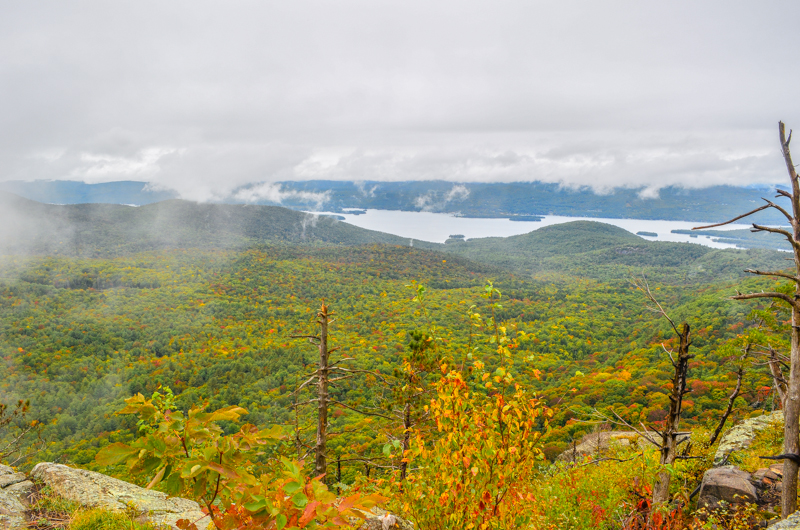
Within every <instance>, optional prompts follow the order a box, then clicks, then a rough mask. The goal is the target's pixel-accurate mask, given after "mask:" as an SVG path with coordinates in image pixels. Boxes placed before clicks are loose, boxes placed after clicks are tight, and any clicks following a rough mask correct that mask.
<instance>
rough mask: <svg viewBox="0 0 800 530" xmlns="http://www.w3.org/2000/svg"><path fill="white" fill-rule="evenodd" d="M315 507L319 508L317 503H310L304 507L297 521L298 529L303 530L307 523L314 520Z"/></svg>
mask: <svg viewBox="0 0 800 530" xmlns="http://www.w3.org/2000/svg"><path fill="white" fill-rule="evenodd" d="M317 506H319V501H312V502H309V503H308V506H306V509H305V511H304V512H303V516H302V517H301V518H300V521H298V526H299V527H300V528H305V526H306V525H307V524H308V523H309V521H311V519H313V518H314V516H315V515H316V512H315V510H316V508H317Z"/></svg>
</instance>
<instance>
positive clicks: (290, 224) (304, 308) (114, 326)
mask: <svg viewBox="0 0 800 530" xmlns="http://www.w3.org/2000/svg"><path fill="white" fill-rule="evenodd" d="M7 200H8V199H7ZM12 201H16V202H15V203H14V204H15V205H16V206H15V207H20V205H22V209H21V210H20V209H18V210H17V212H21V211H22V210H24V211H25V212H24V215H25V216H27V217H20V219H23V218H25V219H31V218H39V219H40V220H41V221H42V223H43V225H42V226H45V224H44V223H50V224H49V225H46V226H49V227H51V228H52V229H53V230H54V231H55V235H54V234H48V233H47V231H46V230H43V231H40V232H37V234H36V235H35V237H32V236H30V235H28V236H27V239H23V238H22V237H21V236H17V239H16V240H14V241H15V242H14V243H13V244H11V245H9V247H10V248H11V249H13V248H24V249H25V251H26V252H25V253H24V254H11V253H9V254H6V255H5V256H3V257H2V260H0V352H2V358H3V366H4V369H3V371H2V373H1V374H0V396H2V398H3V400H4V401H7V402H12V401H14V400H17V399H29V400H30V403H31V412H30V417H31V418H33V419H36V420H38V421H40V422H42V423H43V425H44V427H43V431H42V434H43V435H44V436H45V437H46V439H48V440H49V444H48V446H47V448H46V449H45V450H44V453H42V454H40V455H39V456H38V458H39V459H54V460H59V461H64V462H68V463H72V464H74V465H78V466H84V467H88V468H101V467H103V468H104V466H100V465H99V464H98V462H97V461H96V460H95V458H96V456H97V454H98V451H100V450H101V449H102V448H104V447H111V448H113V447H117V446H116V445H109V444H115V443H119V442H131V441H132V440H134V439H136V438H137V436H139V435H140V434H141V432H145V431H141V423H140V425H139V426H137V423H136V420H137V418H136V417H133V416H131V415H119V414H115V412H117V411H119V410H120V409H122V408H123V407H124V406H125V404H124V400H126V399H129V398H131V397H133V396H136V395H137V394H139V393H141V394H142V395H144V396H148V397H149V396H151V395H153V394H154V393H158V394H160V395H163V393H164V392H172V393H174V395H175V402H174V405H173V406H174V407H176V408H177V409H178V410H183V411H186V410H188V409H190V408H191V407H195V406H200V407H204V408H206V409H207V410H216V409H221V408H224V407H229V406H234V405H235V406H240V407H244V408H245V409H246V410H247V415H246V416H245V417H244V420H245V421H247V422H250V423H253V424H255V425H256V426H258V427H263V428H266V427H268V426H269V425H280V426H283V428H284V429H286V432H290V433H293V434H292V436H294V437H295V439H296V440H298V442H297V444H299V445H297V446H296V447H295V446H293V445H292V444H288V443H287V445H286V446H285V447H284V449H283V451H286V452H288V453H289V454H294V456H295V457H296V456H302V454H301V453H302V451H301V450H300V449H298V448H299V447H302V444H301V442H300V441H301V440H311V439H313V437H314V422H315V409H314V406H313V405H312V402H310V400H311V399H313V397H314V396H313V393H312V392H311V389H310V387H305V388H304V389H303V390H302V391H298V389H299V388H300V387H301V385H302V383H303V382H304V381H305V380H306V378H307V377H308V376H309V374H311V373H312V371H313V369H314V363H315V362H316V358H317V351H316V349H315V347H314V346H312V345H310V344H308V342H307V341H306V340H304V339H297V338H293V336H295V335H300V336H304V335H309V334H314V333H316V326H317V324H316V323H315V322H316V319H317V316H316V315H317V311H318V308H319V306H320V304H321V302H322V301H324V302H325V303H327V304H329V306H330V307H331V308H332V309H333V311H334V312H335V315H336V317H335V320H334V322H333V324H332V325H331V328H330V345H331V347H336V348H338V350H337V351H336V353H335V355H334V362H337V363H340V364H339V365H340V366H343V367H347V369H349V370H351V372H350V373H351V375H352V377H351V378H348V379H346V380H343V381H341V382H339V383H338V384H337V385H335V386H334V387H332V389H331V395H332V398H333V404H332V406H331V414H330V429H329V430H330V431H331V432H333V433H337V434H336V435H334V436H332V437H331V439H330V441H329V444H328V445H329V454H330V458H329V465H330V466H331V467H330V468H329V471H330V473H331V474H333V473H334V469H335V470H336V473H337V475H338V472H339V471H338V470H339V466H335V463H336V462H337V461H340V466H341V476H340V477H337V479H336V481H337V482H338V483H340V484H341V485H343V486H347V487H350V485H352V484H354V483H363V481H364V480H366V477H370V476H371V478H372V479H376V478H377V479H378V480H386V479H388V478H389V477H391V476H392V475H391V473H392V471H391V469H397V463H398V462H399V460H398V458H399V457H397V453H396V452H394V451H396V447H397V445H392V444H393V443H394V444H397V443H398V440H401V439H402V437H403V428H402V421H401V419H402V415H400V416H397V415H396V414H395V413H396V412H397V406H398V405H397V403H398V401H397V400H398V396H399V395H400V396H401V395H403V394H402V392H401V390H400V389H403V388H406V387H407V385H408V383H407V382H405V383H404V381H406V379H407V377H408V376H407V375H404V374H408V373H409V372H408V370H410V369H411V368H409V367H410V366H412V364H409V363H410V361H409V360H408V359H409V358H410V357H409V356H411V358H413V355H419V352H422V351H424V350H425V348H428V347H429V346H425V344H429V343H431V344H435V345H438V347H440V348H441V349H442V352H444V353H442V354H441V355H442V356H441V358H440V359H438V361H437V362H441V363H442V366H441V367H437V366H436V365H434V366H428V367H427V368H426V369H425V370H423V371H422V372H420V373H422V374H423V375H420V376H419V379H418V380H417V382H416V383H415V384H418V385H422V387H428V386H429V385H430V388H433V386H432V385H434V383H435V381H436V380H437V377H438V376H437V373H438V372H440V371H441V372H442V373H444V371H445V369H446V367H447V366H458V367H461V369H462V370H463V371H464V374H465V377H469V376H470V375H469V374H472V373H473V371H474V373H475V376H476V377H477V376H478V375H479V374H480V373H481V372H482V371H484V370H485V371H486V374H490V375H491V374H494V375H492V380H490V381H489V382H488V383H487V385H486V386H485V387H481V388H483V390H481V391H480V392H479V393H478V395H483V396H484V398H485V399H490V398H493V396H494V395H495V394H494V392H495V391H494V390H492V387H491V382H492V381H494V380H496V381H498V382H502V381H503V377H504V374H507V373H511V372H513V373H514V374H516V375H515V379H514V380H513V381H514V384H517V385H520V388H525V389H527V391H528V392H531V393H532V394H531V395H535V396H536V399H537V400H538V401H536V407H535V410H537V411H540V412H541V411H546V415H540V416H537V417H536V420H535V421H533V419H531V421H532V422H533V423H531V426H532V427H534V428H535V429H536V437H535V440H536V451H543V454H544V456H545V457H546V458H548V459H554V458H555V457H556V456H557V455H558V454H559V453H560V452H561V451H563V450H565V449H567V448H568V447H570V446H571V444H572V443H573V441H574V440H577V439H579V438H580V437H581V436H582V435H583V434H585V433H586V432H589V431H590V430H592V429H593V426H592V425H591V424H588V423H586V422H585V420H587V419H589V418H590V417H591V416H592V414H593V413H594V412H595V411H596V410H601V411H603V410H606V411H607V410H609V407H612V408H614V409H615V410H616V411H617V412H618V413H619V414H621V415H623V417H625V418H626V419H627V421H630V422H632V423H633V424H638V422H648V423H653V422H658V421H660V420H662V419H663V418H664V415H665V414H666V412H665V410H666V406H667V403H668V393H669V377H670V373H671V370H672V366H671V364H670V359H669V357H668V355H667V354H666V353H665V351H664V347H666V348H671V347H673V346H674V340H675V339H674V337H673V335H672V332H671V331H670V329H669V327H668V326H667V325H666V323H665V322H664V321H663V320H660V319H659V318H658V317H657V315H654V314H653V313H652V312H650V311H649V310H648V308H647V307H646V304H645V301H644V299H643V297H642V294H641V293H640V292H639V291H637V289H636V288H635V287H634V286H632V285H631V283H630V282H629V280H630V279H631V278H638V277H641V276H642V275H643V274H644V275H646V276H647V278H648V279H649V281H650V285H651V287H652V289H653V292H655V293H657V296H658V297H659V299H660V301H661V302H662V303H663V304H664V306H665V307H667V308H669V311H670V314H671V315H672V316H673V318H674V319H675V320H676V321H678V322H682V321H683V320H686V321H687V322H689V323H690V324H691V326H692V328H693V330H694V335H693V337H694V338H693V344H692V353H693V354H694V358H693V359H692V360H691V365H690V374H689V377H690V380H689V384H690V387H691V389H692V391H691V393H690V394H689V395H687V397H686V398H685V402H684V416H683V417H684V426H685V427H687V428H693V429H694V428H704V427H705V426H710V425H713V424H715V422H716V421H718V418H719V416H720V413H721V411H722V410H723V409H724V407H725V406H726V402H727V396H728V395H729V394H730V392H731V391H732V389H733V387H734V386H735V384H736V370H737V365H736V363H735V362H734V361H735V360H736V359H738V357H739V353H738V350H737V349H736V348H737V346H736V345H735V344H734V342H733V341H735V340H736V338H737V336H739V335H740V334H741V333H742V332H743V331H745V330H747V329H749V328H751V327H753V326H754V324H755V320H753V319H751V317H750V316H749V315H750V313H751V311H752V310H753V308H754V307H757V306H756V305H753V304H744V303H740V302H734V301H731V300H730V299H729V297H730V295H731V294H733V293H735V290H736V289H739V290H747V289H750V290H758V289H762V288H768V287H770V288H771V287H772V286H773V285H774V282H771V281H767V280H759V279H748V278H745V275H744V274H743V272H742V270H743V269H744V268H746V267H754V266H760V267H774V268H781V267H783V263H784V255H783V254H781V253H779V252H771V251H737V250H712V249H709V248H706V247H701V246H698V245H684V244H669V243H653V242H647V241H644V240H642V239H641V238H639V237H637V236H634V235H632V234H630V233H628V232H626V231H624V230H621V229H617V228H614V227H611V226H608V225H602V224H599V223H590V222H578V223H570V224H565V225H559V226H552V227H547V228H543V229H540V230H538V231H535V232H533V233H531V234H526V235H522V236H516V237H513V238H507V239H496V238H492V239H485V240H472V241H468V242H451V243H448V244H446V245H436V246H434V245H431V247H432V248H431V249H424V248H419V247H418V246H416V245H415V246H414V247H409V246H407V243H406V242H405V241H402V244H400V245H397V244H391V243H393V242H397V240H398V239H399V238H394V237H393V236H388V235H385V234H379V233H375V232H369V231H365V230H360V229H357V228H354V227H349V226H348V225H345V224H343V223H339V222H337V221H336V220H335V219H330V218H324V217H321V218H317V219H316V225H306V226H305V232H303V230H304V225H303V220H306V219H309V217H307V216H306V215H305V214H302V213H299V212H294V211H291V210H285V209H281V208H273V207H249V206H248V207H233V206H213V207H205V206H198V205H192V204H187V203H181V202H167V203H160V204H159V205H153V206H152V207H141V208H125V207H116V206H102V205H101V206H94V207H91V208H89V207H84V206H80V207H53V206H43V205H37V204H35V203H27V202H24V201H22V200H20V199H12ZM98 219H104V220H105V222H98ZM60 228H63V229H64V230H68V232H63V233H61V232H58V230H59V229H60ZM72 230H74V232H72ZM56 235H57V237H56ZM62 236H64V237H66V236H70V237H72V239H71V240H67V239H64V240H62V241H71V242H70V243H69V244H67V243H61V242H59V243H54V242H55V240H56V239H60V238H61V237H62ZM76 241H77V242H76ZM387 243H389V244H387ZM14 245H18V247H15V246H14ZM487 281H490V282H493V287H491V288H489V290H487V287H486V286H487ZM421 285H422V286H424V287H425V290H424V291H420V286H421ZM495 289H496V290H498V291H499V293H496V292H495ZM423 292H424V303H423V302H422V301H423V298H422V294H421V293H423ZM487 293H489V295H490V296H489V298H488V299H487ZM500 293H501V294H500ZM497 296H502V298H501V299H500V302H499V305H498V301H497ZM767 313H769V312H767ZM764 314H766V313H762V315H761V316H760V318H761V319H762V320H763V318H764V317H763V315H764ZM491 323H494V324H491ZM498 323H502V326H501V327H495V328H493V326H495V325H497V326H499V324H498ZM500 329H502V334H501V332H500V331H499V330H500ZM487 334H488V335H492V336H494V337H495V338H496V339H497V341H499V340H500V337H501V336H502V337H505V336H506V334H507V336H508V337H511V338H513V340H511V339H509V342H507V343H506V342H503V343H502V344H507V346H503V348H504V350H503V351H506V352H507V353H508V356H507V357H506V356H505V354H502V355H501V354H500V350H501V349H498V347H497V346H492V345H491V343H486V344H484V343H480V340H482V339H480V336H482V335H487ZM493 340H495V339H493ZM502 340H504V341H505V340H506V339H502ZM426 341H427V342H426ZM479 343H480V344H484V345H482V346H480V345H479ZM494 344H500V342H495V343H494ZM415 352H416V353H415ZM498 374H499V375H498ZM486 377H488V375H485V376H484V380H486ZM442 381H446V378H445V379H442ZM404 385H405V386H404ZM771 385H772V379H771V377H770V376H769V375H768V374H767V372H766V371H765V370H764V369H763V368H759V367H758V366H750V365H749V364H748V367H747V373H746V377H745V379H744V384H743V386H742V390H741V394H740V396H739V397H738V398H737V399H736V402H735V409H734V412H733V419H735V418H739V417H743V416H747V415H750V414H751V413H754V412H755V411H758V410H764V409H766V410H771V409H772V408H773V407H775V406H776V405H775V398H774V394H773V393H772V389H771ZM422 387H420V388H422ZM440 392H441V390H440ZM426 395H427V394H426ZM159 399H161V398H159ZM426 399H429V398H426ZM420 406H421V405H420ZM542 407H544V408H542ZM419 410H420V411H421V410H422V409H421V408H420V409H419ZM358 411H361V412H358ZM364 411H366V412H368V414H366V415H365V414H363V413H362V412H364ZM417 414H422V413H421V412H417ZM537 414H538V413H537ZM226 417H227V416H226ZM419 417H420V418H423V417H424V415H421V416H419ZM226 421H227V420H226ZM222 428H223V431H224V432H226V433H228V434H231V433H233V432H235V430H236V427H235V425H234V423H232V422H227V423H226V422H225V421H223V422H222ZM420 429H422V430H421V431H420V432H421V433H424V432H427V431H426V430H425V429H426V428H423V427H420ZM531 443H533V442H531ZM387 444H388V445H387ZM387 448H388V449H387ZM532 454H535V453H532ZM387 455H388V456H387ZM107 461H108V459H107V458H106V459H105V460H103V462H107ZM543 463H544V460H543V461H542V464H540V465H543ZM393 466H394V467H393ZM115 469H116V470H117V473H119V474H120V475H121V476H125V477H127V478H129V479H130V478H134V479H136V480H138V481H139V482H140V483H143V482H142V481H145V482H146V481H147V480H149V478H150V477H146V476H144V475H142V476H138V475H135V474H134V475H133V476H129V475H126V474H125V473H126V472H125V471H124V469H123V468H121V467H117V468H115ZM542 469H544V468H542ZM548 487H549V486H548ZM620 495H623V493H620ZM624 495H627V494H624ZM626 498H627V497H626ZM609 499H611V500H609V502H611V503H612V504H613V503H614V502H617V500H613V499H617V497H613V498H612V497H609ZM619 502H622V501H619ZM625 502H628V501H625ZM604 509H605V508H604ZM608 509H609V510H611V509H612V508H608ZM543 513H544V512H543ZM587 513H588V512H587ZM609 514H611V512H609ZM548 517H549V516H548ZM609 517H610V515H609ZM581 524H582V523H581ZM578 527H579V526H578ZM578 527H576V528H578Z"/></svg>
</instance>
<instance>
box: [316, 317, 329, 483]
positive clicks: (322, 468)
mask: <svg viewBox="0 0 800 530" xmlns="http://www.w3.org/2000/svg"><path fill="white" fill-rule="evenodd" d="M317 317H319V320H318V321H317V322H318V323H319V327H320V332H319V364H318V366H317V443H316V445H315V446H314V474H315V475H317V476H319V475H324V474H325V473H327V470H328V400H329V399H330V396H329V394H328V377H329V371H330V370H329V368H328V356H329V355H330V352H329V351H328V322H329V320H330V313H329V312H328V306H326V305H325V304H322V308H321V309H320V310H319V312H318V313H317Z"/></svg>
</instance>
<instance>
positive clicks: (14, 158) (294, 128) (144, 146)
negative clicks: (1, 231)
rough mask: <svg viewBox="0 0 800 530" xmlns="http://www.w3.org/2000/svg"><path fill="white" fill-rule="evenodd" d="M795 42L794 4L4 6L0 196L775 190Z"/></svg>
mask: <svg viewBox="0 0 800 530" xmlns="http://www.w3.org/2000/svg"><path fill="white" fill-rule="evenodd" d="M798 21H800V2H797V1H794V0H787V1H770V2H753V1H747V2H743V1H732V0H724V1H718V2H710V1H702V2H698V1H691V2H688V1H687V2H675V1H671V2H642V1H630V2H597V1H588V0H587V1H584V2H569V1H564V0H559V1H553V2H537V1H531V0H526V1H520V2H515V1H503V0H494V1H484V2H471V1H465V0H458V1H452V2H439V1H431V0H426V1H420V2H412V1H409V0H403V1H401V2H389V1H383V0H364V1H360V2H359V1H350V0H336V1H328V2H306V1H301V0H290V1H283V2H277V1H272V2H268V1H263V0H262V1H258V2H236V1H228V2H206V1H198V0H191V1H185V2H182V1H174V0H170V1H164V0H159V1H155V2H148V1H143V0H136V1H134V2H120V1H115V2H106V1H94V2H81V1H70V2H60V1H58V2H56V1H49V2H48V1H37V2H25V1H17V2H3V3H2V4H1V5H0V116H2V117H1V118H0V123H2V129H0V135H1V137H0V171H1V172H2V173H0V181H2V180H34V179H69V180H84V181H86V182H105V181H113V180H144V181H150V182H153V183H154V184H155V185H158V186H164V187H168V188H173V189H176V190H178V191H179V192H180V193H181V194H182V195H183V197H185V198H189V199H198V200H204V199H210V198H215V197H216V198H218V197H222V196H224V195H226V194H227V193H229V192H230V191H231V190H232V189H234V188H236V187H237V186H241V185H243V184H246V183H250V182H273V181H278V180H297V179H302V180H305V179H344V180H411V179H414V180H419V179H445V180H452V181H458V182H469V181H513V180H540V181H546V182H559V183H562V184H564V185H565V186H580V185H589V186H592V187H594V188H596V189H598V190H601V191H603V190H608V189H609V188H612V187H614V186H627V187H645V188H646V191H645V194H651V195H652V194H654V193H655V192H656V190H657V189H658V188H660V187H663V186H668V185H672V184H677V185H682V186H690V187H698V186H709V185H715V184H725V183H727V184H735V185H748V184H756V183H776V182H784V181H786V169H785V166H784V165H783V160H782V158H781V155H780V151H779V147H778V140H777V122H778V120H780V119H782V120H784V121H785V122H786V123H787V126H789V127H792V126H794V127H797V128H798V129H800V53H798V46H799V43H798ZM798 145H800V144H798ZM796 152H797V155H796V156H795V158H797V159H798V160H800V147H797V148H796Z"/></svg>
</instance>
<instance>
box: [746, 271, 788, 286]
mask: <svg viewBox="0 0 800 530" xmlns="http://www.w3.org/2000/svg"><path fill="white" fill-rule="evenodd" d="M744 272H747V273H750V274H758V275H760V276H777V277H779V278H786V279H788V280H792V281H793V282H796V283H800V277H798V276H792V275H791V274H786V273H785V272H779V271H760V270H758V269H745V270H744Z"/></svg>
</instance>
